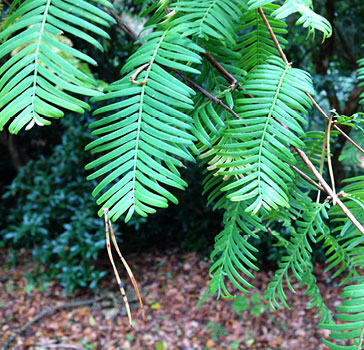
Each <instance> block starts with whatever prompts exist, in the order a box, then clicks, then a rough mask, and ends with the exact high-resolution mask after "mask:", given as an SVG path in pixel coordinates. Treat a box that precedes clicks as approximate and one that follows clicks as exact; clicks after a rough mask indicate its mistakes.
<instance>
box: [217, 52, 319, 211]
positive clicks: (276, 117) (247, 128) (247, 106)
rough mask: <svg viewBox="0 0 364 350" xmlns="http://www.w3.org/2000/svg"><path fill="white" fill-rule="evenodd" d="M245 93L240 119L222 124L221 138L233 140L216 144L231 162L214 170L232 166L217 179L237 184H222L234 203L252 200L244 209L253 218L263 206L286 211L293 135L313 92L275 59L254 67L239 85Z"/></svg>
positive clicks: (240, 101)
mask: <svg viewBox="0 0 364 350" xmlns="http://www.w3.org/2000/svg"><path fill="white" fill-rule="evenodd" d="M244 88H245V91H244V93H245V94H251V95H253V96H254V98H249V97H245V96H243V97H242V98H241V99H237V100H236V101H235V102H236V104H237V107H236V111H237V112H238V114H239V115H240V116H241V117H242V118H241V119H240V120H231V121H226V122H225V124H226V125H227V126H228V127H227V128H226V130H225V131H224V133H223V136H227V137H230V138H231V139H232V140H233V142H232V143H231V144H228V145H224V146H220V147H221V150H222V151H223V152H225V154H228V153H229V152H231V154H232V156H233V157H234V158H235V160H234V161H233V162H231V163H228V164H224V165H223V166H219V167H229V168H231V167H235V170H234V171H230V170H224V171H221V172H220V174H221V175H224V176H225V175H231V176H232V175H233V176H235V177H236V180H235V181H234V182H233V183H231V184H229V185H227V186H225V187H224V190H226V191H228V190H229V191H230V193H229V195H228V198H229V199H231V200H233V201H243V200H247V199H252V198H253V199H254V202H253V203H252V204H251V205H250V206H249V207H248V208H247V210H248V211H251V212H252V213H253V214H254V213H257V212H258V211H259V210H260V209H261V208H262V207H263V208H265V209H266V210H268V211H269V210H271V209H277V208H278V207H289V203H288V197H287V183H290V182H291V180H292V170H291V169H290V168H289V166H288V164H287V163H290V164H294V163H295V158H294V156H293V155H292V153H291V152H290V150H289V147H290V146H291V145H293V146H297V147H301V146H302V145H303V142H302V141H301V140H300V139H299V137H298V136H297V134H298V135H302V134H303V129H302V127H301V124H303V123H305V119H304V117H303V116H302V114H301V113H303V114H305V113H307V112H306V108H309V107H310V106H311V101H310V100H309V99H308V97H307V95H306V94H305V92H308V91H309V92H310V93H313V92H314V91H313V88H312V82H311V79H310V77H309V76H308V74H307V73H305V72H303V71H301V70H298V69H294V68H291V67H290V66H286V65H285V64H284V63H283V62H282V61H281V60H280V59H278V58H276V57H271V58H269V59H268V60H267V63H266V64H261V65H259V66H257V67H256V68H255V69H253V70H252V71H251V72H250V73H249V74H248V76H247V78H246V80H245V84H244Z"/></svg>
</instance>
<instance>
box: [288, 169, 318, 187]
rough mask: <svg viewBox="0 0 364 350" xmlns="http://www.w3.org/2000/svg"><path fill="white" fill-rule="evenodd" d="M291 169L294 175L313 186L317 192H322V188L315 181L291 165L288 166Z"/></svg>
mask: <svg viewBox="0 0 364 350" xmlns="http://www.w3.org/2000/svg"><path fill="white" fill-rule="evenodd" d="M288 165H289V166H290V168H291V169H293V170H294V171H295V172H296V173H298V174H299V175H300V176H302V177H303V178H304V179H305V180H306V181H308V182H309V183H310V184H311V185H314V186H315V187H316V188H317V189H318V190H319V191H324V189H323V187H322V186H321V185H320V184H318V183H317V182H316V181H314V180H312V179H311V178H310V177H309V176H307V175H306V174H305V173H304V172H303V171H302V170H300V169H298V168H297V167H295V166H294V165H292V164H288Z"/></svg>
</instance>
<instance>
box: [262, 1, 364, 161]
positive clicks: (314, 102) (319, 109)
mask: <svg viewBox="0 0 364 350" xmlns="http://www.w3.org/2000/svg"><path fill="white" fill-rule="evenodd" d="M258 11H259V14H260V16H261V17H262V19H263V21H264V23H265V25H266V27H267V29H268V31H269V34H270V36H271V38H272V40H273V42H274V45H275V46H276V48H277V50H278V51H279V54H280V55H281V58H282V60H283V61H284V63H285V64H287V65H289V64H290V63H289V62H288V59H287V57H286V55H285V53H284V52H283V50H282V48H281V45H280V44H279V41H278V39H277V37H276V35H275V34H274V32H273V30H272V27H271V25H270V24H269V22H268V20H267V17H266V16H265V14H264V11H263V9H262V8H261V7H259V8H258ZM306 95H307V96H308V97H309V99H310V100H311V101H312V103H313V105H314V106H315V107H316V108H317V110H318V111H319V112H320V113H321V114H322V115H323V116H324V117H325V118H326V120H327V121H328V120H329V119H330V118H329V116H328V115H327V114H326V113H325V112H324V111H323V109H322V108H321V107H320V106H319V104H318V103H317V102H316V101H315V100H314V98H313V97H312V96H311V95H310V94H309V93H308V92H306ZM333 128H334V129H335V130H337V131H338V132H339V133H340V134H341V135H342V136H343V137H345V138H346V139H347V140H348V141H349V142H350V143H351V144H352V145H354V146H355V147H356V148H357V149H358V150H359V151H360V152H362V153H363V154H364V149H363V148H362V147H360V146H359V145H358V144H357V143H356V142H355V141H354V140H353V139H351V138H350V137H349V136H348V135H347V134H346V133H345V132H344V131H343V130H341V129H340V128H339V127H338V126H337V125H336V124H333Z"/></svg>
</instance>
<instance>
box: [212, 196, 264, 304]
mask: <svg viewBox="0 0 364 350" xmlns="http://www.w3.org/2000/svg"><path fill="white" fill-rule="evenodd" d="M224 209H225V214H224V229H223V231H222V232H220V233H219V234H218V235H217V236H216V238H215V246H214V250H213V252H212V253H211V260H212V261H213V264H212V266H211V268H210V276H211V277H212V279H211V281H210V292H211V293H212V294H215V293H217V297H218V298H219V297H220V296H221V295H222V296H223V297H226V298H231V297H233V295H231V293H230V292H229V290H228V288H227V286H226V277H227V278H228V279H229V280H230V281H231V282H232V284H233V285H234V286H235V287H236V288H237V289H238V290H240V291H242V292H245V293H249V289H251V288H253V286H252V285H251V284H250V283H249V282H248V281H247V280H246V277H245V278H244V277H243V276H244V275H245V276H247V277H249V278H254V275H253V274H252V273H251V272H250V271H249V270H248V269H249V268H250V269H253V270H258V268H257V266H256V265H255V264H254V261H256V258H255V257H254V255H253V253H254V252H257V249H256V248H254V247H253V246H252V245H251V244H250V243H249V242H248V240H249V238H250V237H254V238H259V236H258V235H257V234H256V231H265V228H264V226H262V224H261V220H260V219H259V218H258V217H257V216H252V215H250V214H248V213H246V211H245V209H246V204H245V203H244V202H238V203H233V202H230V201H226V199H225V206H224Z"/></svg>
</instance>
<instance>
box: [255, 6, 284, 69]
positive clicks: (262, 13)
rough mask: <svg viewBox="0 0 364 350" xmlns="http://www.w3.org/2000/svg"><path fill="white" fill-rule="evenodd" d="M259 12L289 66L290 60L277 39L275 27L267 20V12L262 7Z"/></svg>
mask: <svg viewBox="0 0 364 350" xmlns="http://www.w3.org/2000/svg"><path fill="white" fill-rule="evenodd" d="M258 12H259V14H260V17H262V19H263V21H264V24H265V25H266V27H267V29H268V31H269V34H270V36H271V37H272V39H273V41H274V45H275V46H276V48H277V50H278V51H279V54H280V55H281V57H282V60H283V61H284V63H285V64H286V65H287V66H288V65H290V63H289V62H288V60H287V57H286V55H285V53H284V52H283V50H282V48H281V45H279V41H278V39H277V37H276V36H275V34H274V32H273V29H272V27H271V26H270V24H269V22H268V20H267V17H265V14H264V11H263V9H262V8H261V7H259V8H258Z"/></svg>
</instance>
